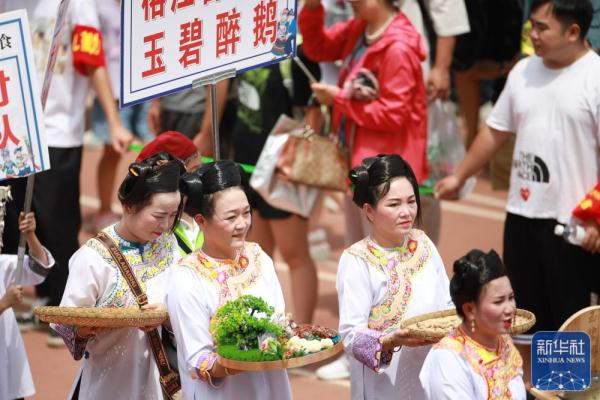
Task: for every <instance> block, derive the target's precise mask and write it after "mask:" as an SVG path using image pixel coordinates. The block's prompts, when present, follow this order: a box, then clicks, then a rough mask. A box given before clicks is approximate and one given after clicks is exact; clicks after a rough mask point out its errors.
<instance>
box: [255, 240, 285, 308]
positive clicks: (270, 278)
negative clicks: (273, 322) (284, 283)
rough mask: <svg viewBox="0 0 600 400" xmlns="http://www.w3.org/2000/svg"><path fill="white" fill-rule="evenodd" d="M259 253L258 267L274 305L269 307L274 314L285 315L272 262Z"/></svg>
mask: <svg viewBox="0 0 600 400" xmlns="http://www.w3.org/2000/svg"><path fill="white" fill-rule="evenodd" d="M261 252H262V253H261V260H260V265H261V268H262V273H263V276H264V278H265V280H266V282H267V285H268V286H269V288H270V290H272V291H273V298H274V299H275V304H270V305H271V306H273V307H274V308H275V312H276V313H280V314H283V313H285V300H284V298H283V291H282V290H281V284H280V283H279V278H277V273H276V272H275V265H273V260H272V259H271V257H269V255H268V254H267V253H265V252H264V251H262V250H261Z"/></svg>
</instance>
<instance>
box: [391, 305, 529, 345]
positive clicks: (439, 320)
mask: <svg viewBox="0 0 600 400" xmlns="http://www.w3.org/2000/svg"><path fill="white" fill-rule="evenodd" d="M461 322H462V319H461V317H459V316H458V314H456V310H455V309H452V310H445V311H436V312H432V313H428V314H423V315H419V316H418V317H414V318H410V319H407V320H406V321H404V322H403V323H402V327H403V328H405V329H408V330H409V335H410V337H413V338H419V339H426V340H429V341H432V342H438V341H440V340H441V339H442V338H443V337H444V336H446V335H447V334H448V333H450V331H452V329H454V328H456V327H457V326H458V325H460V323H461ZM533 324H535V315H533V313H532V312H530V311H527V310H522V309H517V316H516V321H515V324H514V325H513V326H512V327H511V328H510V330H509V333H510V334H511V335H516V334H519V333H523V332H526V331H527V330H529V329H530V328H531V327H532V326H533ZM434 326H435V328H434Z"/></svg>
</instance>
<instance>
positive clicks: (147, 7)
mask: <svg viewBox="0 0 600 400" xmlns="http://www.w3.org/2000/svg"><path fill="white" fill-rule="evenodd" d="M166 2H167V0H142V8H143V9H144V21H146V22H147V21H148V20H151V19H156V18H159V17H164V16H165V3H166Z"/></svg>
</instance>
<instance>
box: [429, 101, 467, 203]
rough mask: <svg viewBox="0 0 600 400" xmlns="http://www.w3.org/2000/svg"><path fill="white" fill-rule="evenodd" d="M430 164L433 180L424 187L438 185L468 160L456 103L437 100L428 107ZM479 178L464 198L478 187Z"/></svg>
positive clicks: (430, 179)
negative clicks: (464, 159)
mask: <svg viewBox="0 0 600 400" xmlns="http://www.w3.org/2000/svg"><path fill="white" fill-rule="evenodd" d="M427 111H428V127H429V129H428V137H427V162H428V164H429V177H428V179H427V180H426V181H425V182H424V183H423V186H425V187H433V186H434V185H435V184H436V183H437V181H439V180H440V179H443V178H445V177H446V176H448V175H452V173H454V171H455V170H456V167H458V165H459V164H460V163H461V161H462V160H463V158H465V154H466V150H465V145H464V143H463V141H462V138H461V137H460V133H459V131H458V125H457V123H456V105H455V104H454V103H452V102H449V101H446V102H443V101H441V100H435V101H433V102H431V103H429V107H428V110H427ZM475 182H476V180H475V178H474V177H471V178H469V179H467V182H466V183H465V185H464V186H463V189H462V190H461V193H460V195H459V196H460V197H464V196H466V195H467V194H468V193H469V192H471V190H472V189H473V187H474V186H475Z"/></svg>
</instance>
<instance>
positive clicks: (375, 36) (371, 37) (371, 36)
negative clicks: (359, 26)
mask: <svg viewBox="0 0 600 400" xmlns="http://www.w3.org/2000/svg"><path fill="white" fill-rule="evenodd" d="M394 18H396V14H392V15H390V17H389V18H388V19H387V21H385V22H384V24H383V25H381V27H380V28H379V29H377V30H376V31H375V32H373V33H368V32H367V29H365V41H366V42H367V43H368V44H371V43H374V42H376V41H377V40H379V39H380V38H381V36H383V32H385V30H386V29H387V27H388V26H390V24H391V23H392V21H393V20H394Z"/></svg>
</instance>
